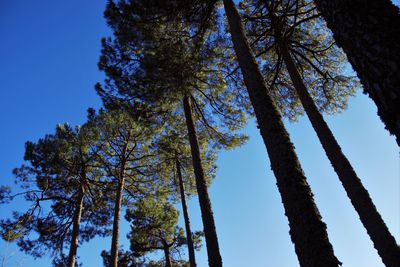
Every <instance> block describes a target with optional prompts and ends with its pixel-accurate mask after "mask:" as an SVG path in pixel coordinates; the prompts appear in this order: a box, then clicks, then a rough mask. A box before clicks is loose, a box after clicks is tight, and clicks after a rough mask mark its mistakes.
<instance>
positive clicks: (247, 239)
mask: <svg viewBox="0 0 400 267" xmlns="http://www.w3.org/2000/svg"><path fill="white" fill-rule="evenodd" d="M105 2H106V1H105V0H101V1H98V0H97V1H78V0H70V1H51V0H41V1H31V0H15V1H0V36H1V39H0V40H1V41H0V125H1V131H0V148H1V152H2V153H1V154H0V185H12V184H13V177H12V174H11V170H12V169H13V168H14V167H17V166H19V165H21V164H22V162H23V153H24V143H25V141H27V140H37V139H38V138H40V137H42V136H44V135H45V134H46V133H52V132H53V131H54V127H55V125H56V124H57V123H61V122H69V123H70V124H72V125H75V124H81V123H83V122H84V121H85V117H86V109H87V108H88V107H90V106H93V107H100V105H101V103H100V100H99V98H98V97H97V95H96V93H95V91H94V88H93V86H94V84H95V83H96V82H98V81H102V79H103V75H102V74H101V73H100V72H99V71H98V70H97V65H96V64H97V60H98V55H99V50H100V38H101V37H104V36H108V35H110V31H109V30H108V29H107V27H106V25H105V22H104V19H103V15H102V14H103V9H104V5H105ZM395 2H396V4H399V1H395ZM326 119H327V121H328V123H329V125H330V127H331V129H332V131H333V133H334V134H335V136H336V137H337V139H338V141H339V143H340V144H341V146H342V149H343V151H344V153H345V154H346V155H347V156H348V158H349V160H350V162H351V163H352V164H353V166H354V168H355V170H356V171H357V173H358V174H359V176H360V177H361V179H362V181H363V183H364V185H365V187H366V188H367V189H368V190H369V192H370V195H371V196H372V198H373V200H374V202H375V204H376V206H377V208H378V210H379V211H380V212H381V214H382V216H383V218H384V220H385V221H386V223H387V225H388V226H389V228H390V230H391V232H392V233H393V235H394V236H395V237H396V240H397V241H398V242H399V241H400V184H399V180H400V179H399V178H400V177H399V176H400V166H399V150H398V147H397V145H396V142H395V139H394V138H393V137H392V136H389V134H388V133H387V131H386V130H384V126H383V124H382V123H381V122H380V120H379V119H378V117H377V115H376V107H375V105H374V104H373V103H372V101H371V100H370V99H369V98H368V97H366V96H365V95H362V94H361V92H359V93H358V95H357V96H356V97H355V98H352V99H351V100H350V102H349V109H348V110H347V111H346V112H344V113H343V114H339V115H337V116H330V117H326ZM286 125H287V128H288V130H289V132H290V135H291V138H292V141H293V142H294V144H295V146H296V152H297V153H298V156H299V158H300V161H301V163H302V166H303V169H304V171H305V173H306V176H307V177H308V181H309V183H310V185H311V187H312V190H313V192H314V194H315V200H316V202H317V205H318V207H319V209H320V212H321V214H322V216H323V220H324V222H326V223H327V225H328V231H329V237H330V240H331V242H332V244H333V246H334V249H335V253H336V255H337V257H338V258H339V259H340V260H341V261H342V262H343V263H344V264H343V266H344V267H358V266H363V267H379V266H383V264H382V263H381V261H380V258H379V257H378V255H377V253H376V252H375V250H374V248H373V245H372V242H371V241H370V240H369V238H368V236H367V234H366V231H365V230H364V228H363V226H362V225H361V223H360V222H359V219H358V216H357V214H356V212H355V211H354V209H353V208H352V206H351V204H350V202H349V200H348V199H347V197H346V194H345V193H344V190H343V188H342V186H341V184H340V182H339V180H338V178H337V176H336V174H335V173H334V171H333V169H332V167H331V166H330V163H329V161H328V160H327V158H326V156H325V154H324V152H323V150H322V147H321V145H320V144H319V143H318V140H317V137H316V135H315V133H314V132H313V130H312V128H311V126H310V123H309V122H308V120H307V119H306V118H302V119H301V120H300V121H299V122H298V123H294V124H289V123H286ZM247 132H248V133H249V135H250V141H249V142H248V143H247V144H246V145H244V146H243V147H241V148H239V149H236V150H234V151H230V152H223V153H221V154H220V157H219V161H218V166H219V169H218V175H217V178H216V180H215V182H214V183H213V184H212V186H211V188H210V195H211V199H212V205H213V209H214V214H215V220H216V226H217V231H218V237H219V242H220V248H221V254H222V257H223V261H224V266H226V267H263V266H273V267H292V266H298V262H297V258H296V255H295V253H294V248H293V245H292V244H291V241H290V238H289V234H288V223H287V219H286V217H285V216H284V212H283V207H282V204H281V201H280V197H279V195H278V191H277V187H276V185H275V183H276V182H275V177H274V176H273V174H272V172H271V170H270V165H269V161H268V158H267V154H266V150H265V147H264V144H263V143H262V141H261V138H260V136H259V133H258V131H257V129H256V128H255V127H254V122H251V123H250V124H249V126H248V127H247ZM21 207H23V202H22V201H16V202H13V204H12V205H3V206H0V217H1V218H5V217H7V216H8V215H9V214H10V212H11V211H12V210H14V209H19V208H21ZM190 216H191V221H192V224H193V226H192V228H193V230H200V229H201V228H202V227H201V225H202V224H201V219H200V212H199V208H198V201H197V199H196V198H194V199H192V200H191V201H190ZM181 225H182V226H183V224H182V220H181ZM127 231H128V227H127V225H126V223H125V224H123V231H122V235H121V238H122V240H123V242H122V243H123V244H124V245H125V248H128V243H127V242H126V238H125V235H126V233H127ZM109 248H110V239H109V238H96V239H95V240H93V241H91V242H89V243H86V244H83V245H82V246H81V247H79V250H78V256H79V257H80V259H81V261H82V262H83V266H85V267H100V266H102V260H101V256H100V252H101V250H103V249H107V250H108V249H109ZM0 256H5V257H6V259H7V262H6V264H5V265H4V266H7V267H17V266H24V267H25V266H27V267H37V266H41V267H44V266H50V262H51V260H50V259H49V258H48V257H44V258H43V259H40V260H33V259H32V258H31V257H30V256H26V255H24V254H22V253H20V252H18V248H17V247H16V246H15V244H10V245H6V244H5V243H4V242H3V241H0ZM197 259H198V266H199V267H203V266H207V258H206V252H205V249H202V250H201V251H200V252H198V253H197ZM0 264H1V261H0Z"/></svg>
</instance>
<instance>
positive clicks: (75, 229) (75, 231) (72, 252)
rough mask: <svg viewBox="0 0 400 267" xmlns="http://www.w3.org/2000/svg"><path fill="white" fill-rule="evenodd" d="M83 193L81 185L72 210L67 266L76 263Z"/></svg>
mask: <svg viewBox="0 0 400 267" xmlns="http://www.w3.org/2000/svg"><path fill="white" fill-rule="evenodd" d="M83 195H84V192H83V188H82V186H81V188H80V190H79V195H78V199H77V203H76V207H75V211H74V223H73V226H72V236H71V245H70V247H69V253H68V262H67V266H68V267H75V264H76V251H77V250H78V236H79V225H80V223H81V217H82V210H83Z"/></svg>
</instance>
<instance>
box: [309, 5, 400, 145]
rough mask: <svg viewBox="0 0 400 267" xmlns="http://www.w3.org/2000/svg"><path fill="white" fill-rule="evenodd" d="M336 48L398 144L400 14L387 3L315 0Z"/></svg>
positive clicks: (399, 123)
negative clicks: (346, 59)
mask: <svg viewBox="0 0 400 267" xmlns="http://www.w3.org/2000/svg"><path fill="white" fill-rule="evenodd" d="M315 4H316V5H317V7H318V9H319V11H320V12H321V13H322V15H323V17H324V18H325V20H326V22H327V25H328V27H329V28H330V29H331V30H332V32H333V36H334V38H335V41H336V43H337V45H339V46H340V47H341V48H343V50H344V52H345V53H346V54H347V57H348V59H349V61H350V63H351V65H352V66H353V69H354V70H355V71H356V72H357V74H358V77H359V78H360V80H361V82H362V84H363V85H364V88H365V92H366V93H367V94H368V95H369V97H370V98H372V100H373V101H374V102H375V104H376V106H377V107H378V115H379V116H380V118H381V120H382V121H383V123H384V124H385V125H386V129H387V130H389V132H390V133H391V134H393V135H395V136H396V138H397V144H398V145H400V112H399V107H400V75H399V71H400V42H399V40H400V26H399V25H400V14H399V9H398V7H396V6H394V5H393V3H392V2H391V1H390V0H380V1H366V0H347V1H344V0H316V1H315Z"/></svg>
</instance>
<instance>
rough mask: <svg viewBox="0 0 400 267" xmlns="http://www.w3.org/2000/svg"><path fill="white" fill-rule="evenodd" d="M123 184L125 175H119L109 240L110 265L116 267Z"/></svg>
mask: <svg viewBox="0 0 400 267" xmlns="http://www.w3.org/2000/svg"><path fill="white" fill-rule="evenodd" d="M124 185H125V175H121V177H120V180H119V183H118V188H117V196H116V199H115V206H114V222H113V233H112V240H111V259H110V262H111V267H118V242H119V221H120V218H121V205H122V192H123V190H124Z"/></svg>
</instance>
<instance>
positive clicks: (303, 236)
mask: <svg viewBox="0 0 400 267" xmlns="http://www.w3.org/2000/svg"><path fill="white" fill-rule="evenodd" d="M224 7H225V12H226V15H227V17H228V24H229V28H230V32H231V36H232V42H233V45H234V49H235V52H236V56H237V58H238V62H239V66H240V69H241V71H242V74H243V78H244V82H245V85H246V87H247V91H248V93H249V96H250V101H251V103H252V105H253V108H254V112H255V114H256V118H257V122H258V125H259V128H260V133H261V136H262V138H263V140H264V143H265V146H266V148H267V151H268V155H269V158H270V161H271V168H272V170H273V172H274V174H275V177H276V179H277V185H278V189H279V191H280V194H281V197H282V202H283V205H284V208H285V214H286V216H287V217H288V219H289V226H290V236H291V238H292V241H293V243H294V245H295V250H296V254H297V257H298V259H299V262H300V265H301V266H302V267H316V266H324V267H337V266H338V265H340V262H339V261H338V259H337V258H336V257H335V255H334V252H333V248H332V245H331V244H330V242H329V239H328V234H327V231H326V225H325V223H323V222H322V219H321V215H320V213H319V211H318V208H317V206H316V205H315V202H314V199H313V195H312V192H311V189H310V187H309V185H308V183H307V180H306V177H305V175H304V173H303V170H302V168H301V166H300V163H299V161H298V158H297V155H296V153H295V151H294V147H293V144H292V143H291V141H290V138H289V135H288V133H287V131H286V129H285V127H284V125H283V122H282V119H281V115H280V114H279V112H278V110H277V108H276V106H275V104H274V102H273V100H272V98H271V97H270V96H269V94H268V89H267V86H266V84H265V81H264V78H263V76H262V74H261V72H260V70H259V67H258V64H257V62H256V61H255V58H254V55H253V53H252V51H251V48H250V46H249V44H248V41H247V39H246V37H245V33H244V30H243V25H242V22H241V18H240V15H239V13H238V11H237V9H236V7H235V4H234V3H233V1H232V0H224Z"/></svg>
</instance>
